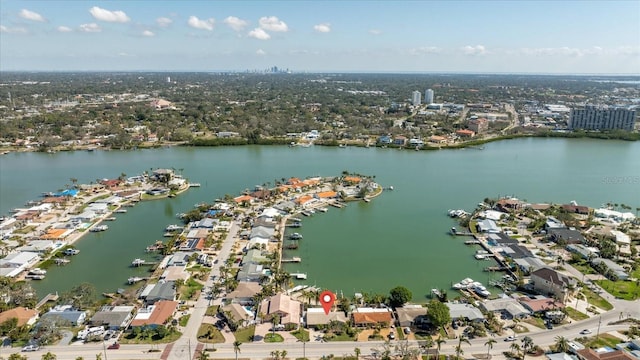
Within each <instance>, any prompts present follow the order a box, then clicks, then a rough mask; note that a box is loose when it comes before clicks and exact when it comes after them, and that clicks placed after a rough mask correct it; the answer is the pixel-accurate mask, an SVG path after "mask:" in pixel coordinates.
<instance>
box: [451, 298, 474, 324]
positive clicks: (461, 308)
mask: <svg viewBox="0 0 640 360" xmlns="http://www.w3.org/2000/svg"><path fill="white" fill-rule="evenodd" d="M445 305H447V307H448V308H449V315H451V319H465V320H467V321H472V322H480V321H484V315H482V312H481V311H480V309H478V308H477V307H475V306H473V305H471V304H459V303H451V302H447V303H445Z"/></svg>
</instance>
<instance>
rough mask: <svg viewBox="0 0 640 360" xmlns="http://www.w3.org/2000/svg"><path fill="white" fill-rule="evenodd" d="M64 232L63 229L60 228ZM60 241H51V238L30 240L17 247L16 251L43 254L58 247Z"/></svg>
mask: <svg viewBox="0 0 640 360" xmlns="http://www.w3.org/2000/svg"><path fill="white" fill-rule="evenodd" d="M62 231H63V232H64V230H62ZM62 245H63V243H62V242H59V241H57V242H53V241H51V240H31V241H29V243H28V244H27V245H24V246H21V247H19V248H17V249H16V250H18V251H27V252H33V253H38V254H44V253H47V252H49V251H52V250H54V249H57V248H60V247H61V246H62Z"/></svg>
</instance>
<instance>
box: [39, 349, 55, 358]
mask: <svg viewBox="0 0 640 360" xmlns="http://www.w3.org/2000/svg"><path fill="white" fill-rule="evenodd" d="M56 358H57V357H56V355H55V354H52V353H51V352H50V351H47V353H46V354H42V357H41V359H42V360H56Z"/></svg>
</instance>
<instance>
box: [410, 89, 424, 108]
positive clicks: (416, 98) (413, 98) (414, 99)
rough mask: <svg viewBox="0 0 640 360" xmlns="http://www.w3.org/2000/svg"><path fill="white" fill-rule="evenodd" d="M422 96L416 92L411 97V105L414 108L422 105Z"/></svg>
mask: <svg viewBox="0 0 640 360" xmlns="http://www.w3.org/2000/svg"><path fill="white" fill-rule="evenodd" d="M421 96H422V94H420V91H417V90H416V91H414V92H413V95H412V96H411V103H412V104H413V106H418V105H420V97H421Z"/></svg>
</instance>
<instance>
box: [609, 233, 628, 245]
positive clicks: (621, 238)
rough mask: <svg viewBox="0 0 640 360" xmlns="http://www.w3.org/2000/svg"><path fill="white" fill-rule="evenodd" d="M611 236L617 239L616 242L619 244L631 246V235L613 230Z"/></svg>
mask: <svg viewBox="0 0 640 360" xmlns="http://www.w3.org/2000/svg"><path fill="white" fill-rule="evenodd" d="M611 235H613V236H615V237H616V242H617V243H619V244H631V238H630V237H629V235H627V234H625V233H623V232H622V231H619V230H611Z"/></svg>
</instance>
